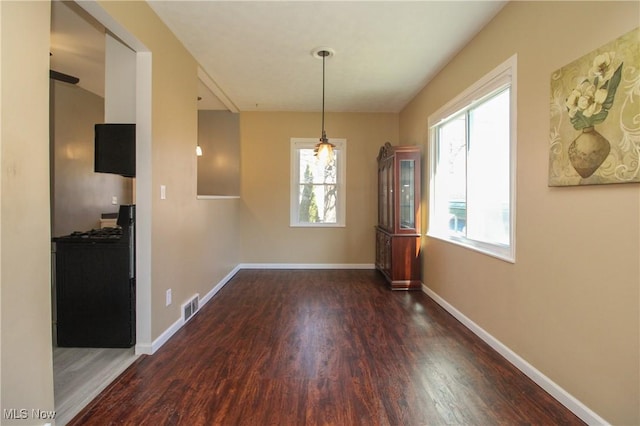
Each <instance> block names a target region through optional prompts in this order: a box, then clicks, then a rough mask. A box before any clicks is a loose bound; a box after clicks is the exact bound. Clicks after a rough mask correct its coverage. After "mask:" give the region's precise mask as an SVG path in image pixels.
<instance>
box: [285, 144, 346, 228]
mask: <svg viewBox="0 0 640 426" xmlns="http://www.w3.org/2000/svg"><path fill="white" fill-rule="evenodd" d="M329 142H331V143H332V144H334V145H335V149H334V155H333V158H332V159H331V160H330V161H321V160H320V159H318V158H317V157H316V156H315V155H314V152H313V151H314V148H315V146H316V144H317V143H318V139H309V138H293V139H291V213H290V217H291V219H290V223H291V226H311V227H327V226H345V213H346V205H345V201H346V190H345V183H346V173H345V168H346V163H347V141H346V140H344V139H329Z"/></svg>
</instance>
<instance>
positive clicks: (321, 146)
mask: <svg viewBox="0 0 640 426" xmlns="http://www.w3.org/2000/svg"><path fill="white" fill-rule="evenodd" d="M312 54H313V56H315V57H316V58H322V136H321V137H320V142H319V143H318V144H317V145H316V147H315V149H314V150H313V153H314V155H315V156H316V158H318V159H319V160H320V161H321V162H322V163H323V164H328V163H330V162H332V161H333V158H334V152H333V150H334V149H335V147H336V146H335V145H334V144H332V143H331V142H329V139H327V133H326V132H325V130H324V62H325V59H326V58H327V57H329V56H333V54H334V52H333V50H331V49H328V48H319V49H315V50H314V51H313V52H312Z"/></svg>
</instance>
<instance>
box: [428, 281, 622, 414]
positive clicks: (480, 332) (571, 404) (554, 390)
mask: <svg viewBox="0 0 640 426" xmlns="http://www.w3.org/2000/svg"><path fill="white" fill-rule="evenodd" d="M422 291H423V292H424V293H426V294H427V295H428V296H429V297H431V298H432V299H433V300H434V301H435V302H436V303H437V304H438V305H440V306H442V307H443V308H444V309H445V310H446V311H447V312H449V313H450V314H451V315H453V316H454V317H455V318H456V319H457V320H458V321H460V322H461V323H462V324H463V325H464V326H465V327H467V328H468V329H469V330H471V331H472V332H473V333H474V334H476V335H477V336H478V337H480V339H482V340H483V341H484V342H485V343H487V344H488V345H489V346H491V347H492V348H493V349H494V350H495V351H496V352H498V353H499V354H500V355H502V356H503V357H505V358H506V359H507V361H509V362H510V363H511V364H513V365H514V366H515V367H516V368H517V369H518V370H520V371H522V372H523V373H524V374H525V375H526V376H527V377H529V378H530V379H531V380H533V381H534V382H535V383H537V384H538V386H540V387H541V388H542V389H544V390H545V391H547V392H548V393H549V394H550V395H551V396H553V397H554V398H555V399H556V400H558V402H560V403H561V404H562V405H564V406H565V407H567V408H568V409H569V410H571V412H573V413H574V414H575V415H576V416H578V417H580V418H581V419H582V420H583V421H584V422H586V423H587V424H589V425H609V423H608V422H607V421H606V420H605V419H603V418H602V417H600V416H599V415H597V414H596V413H595V412H594V411H593V410H591V409H590V408H589V407H587V406H586V405H584V404H583V403H582V402H580V401H579V400H578V399H577V398H575V397H574V396H573V395H571V394H570V393H569V392H567V391H566V390H564V389H563V388H562V387H560V386H559V385H558V384H557V383H555V382H554V381H553V380H551V379H550V378H549V377H547V376H545V375H544V374H543V373H542V372H541V371H539V370H538V369H536V368H535V367H534V366H532V365H531V364H529V363H528V362H527V361H525V360H524V359H523V358H522V357H520V355H518V354H517V353H515V352H514V351H512V350H511V349H509V348H508V347H507V346H505V345H504V344H503V343H502V342H500V341H499V340H498V339H496V338H495V337H493V336H492V335H491V334H489V333H488V332H487V331H485V330H484V329H483V328H482V327H480V326H479V325H478V324H476V323H475V322H473V321H472V320H471V319H469V318H468V317H467V316H465V315H464V314H463V313H462V312H460V311H459V310H457V309H456V308H454V307H453V306H452V305H451V304H449V303H448V302H447V301H446V300H444V299H443V298H442V297H440V296H438V294H437V293H435V292H434V291H433V290H431V289H430V288H429V287H427V286H426V285H424V284H422Z"/></svg>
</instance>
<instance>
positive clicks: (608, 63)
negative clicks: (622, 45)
mask: <svg viewBox="0 0 640 426" xmlns="http://www.w3.org/2000/svg"><path fill="white" fill-rule="evenodd" d="M615 56H616V53H615V52H605V53H603V54H602V55H598V56H596V57H595V59H594V60H593V66H592V67H591V70H590V72H591V74H593V75H594V76H596V77H597V78H598V79H599V80H600V82H601V84H600V85H602V84H604V83H605V82H607V81H609V79H611V76H613V73H614V72H615V69H614V68H613V58H615Z"/></svg>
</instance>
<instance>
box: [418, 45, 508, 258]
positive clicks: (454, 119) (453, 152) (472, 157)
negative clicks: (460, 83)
mask: <svg viewBox="0 0 640 426" xmlns="http://www.w3.org/2000/svg"><path fill="white" fill-rule="evenodd" d="M515 83H516V58H515V56H514V57H512V58H511V59H509V60H508V61H506V62H505V63H503V64H502V65H500V66H499V67H498V68H496V69H495V70H494V71H492V72H491V73H489V74H488V75H487V76H485V77H484V78H483V79H482V80H480V81H479V82H478V83H476V84H475V85H474V86H472V87H470V88H469V89H467V90H466V91H465V92H463V93H462V94H461V95H460V96H458V97H457V98H456V99H454V100H452V101H451V102H449V103H448V104H447V105H445V106H444V107H443V108H441V109H440V110H439V111H437V112H436V113H435V114H434V115H432V116H431V117H429V128H430V132H429V140H430V153H431V155H430V157H431V164H430V166H431V167H430V173H429V175H430V213H429V230H428V235H430V236H432V237H435V238H439V239H444V240H447V241H450V242H453V243H456V244H460V245H463V246H466V247H469V248H472V249H475V250H478V251H481V252H484V253H487V254H489V255H492V256H495V257H498V258H501V259H504V260H507V261H510V262H514V261H515V240H514V237H515V234H514V229H515V161H516V160H515V159H516V156H515V146H516V145H515V134H516V128H515V126H516V120H515V118H516V114H515V111H516V84H515Z"/></svg>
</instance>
